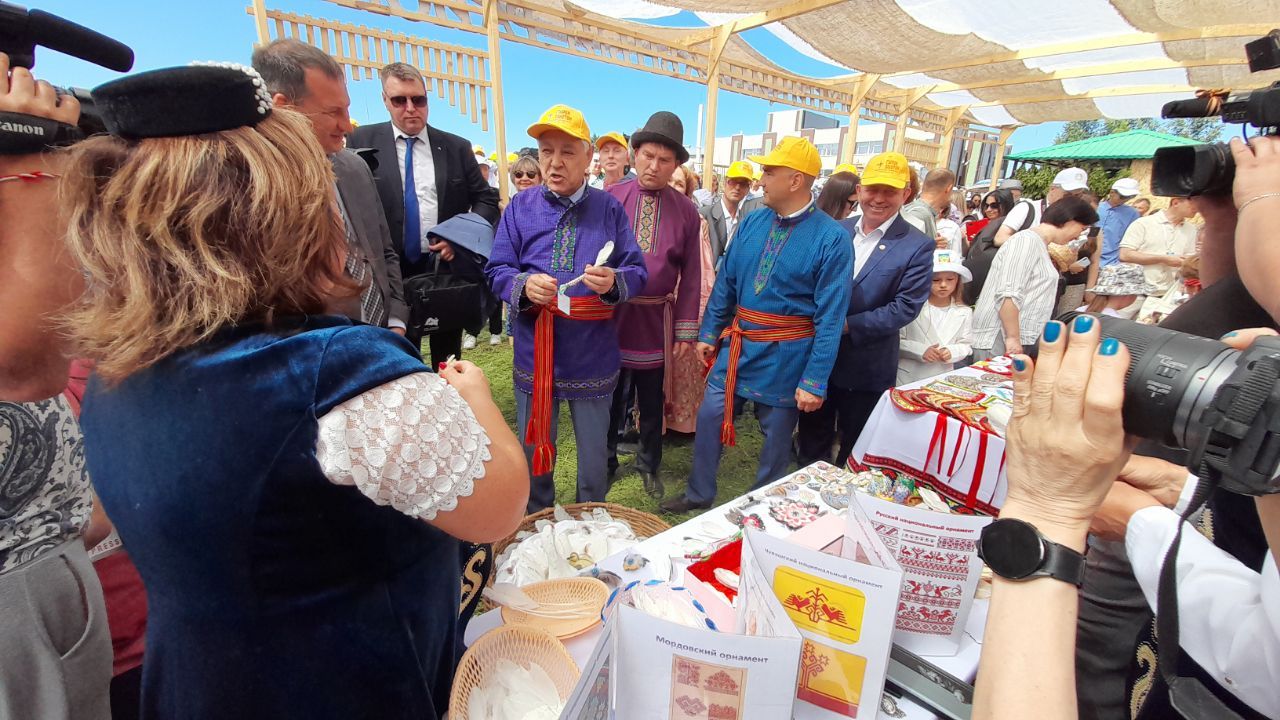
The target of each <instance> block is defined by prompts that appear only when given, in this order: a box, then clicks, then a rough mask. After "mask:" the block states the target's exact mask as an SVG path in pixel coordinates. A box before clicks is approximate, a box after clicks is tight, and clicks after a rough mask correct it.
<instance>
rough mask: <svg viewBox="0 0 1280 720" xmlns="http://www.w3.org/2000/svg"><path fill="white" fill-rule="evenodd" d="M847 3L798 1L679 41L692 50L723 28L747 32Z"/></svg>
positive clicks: (735, 31) (701, 31) (824, 0)
mask: <svg viewBox="0 0 1280 720" xmlns="http://www.w3.org/2000/svg"><path fill="white" fill-rule="evenodd" d="M845 1H846V0H796V2H793V3H791V4H790V5H783V6H781V7H776V8H774V9H772V10H765V11H764V12H758V13H755V14H753V15H748V16H746V17H743V18H738V19H737V20H734V21H732V22H727V23H724V24H723V25H716V26H715V27H709V28H707V29H706V30H699V31H697V32H694V33H689V34H688V35H686V36H684V37H683V38H681V39H680V40H679V44H680V45H681V46H682V47H686V48H691V47H693V46H694V45H701V44H702V43H705V42H707V41H709V40H711V39H712V38H714V37H716V34H717V30H718V29H719V28H722V27H731V28H733V29H732V31H731V33H740V32H743V31H745V30H751V29H752V28H758V27H762V26H764V25H768V24H769V23H775V22H781V21H783V20H786V19H788V18H793V17H795V16H797V15H804V14H805V13H810V12H813V11H814V10H821V9H823V8H828V7H831V6H832V5H839V4H841V3H843V2H845Z"/></svg>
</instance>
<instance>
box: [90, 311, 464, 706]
mask: <svg viewBox="0 0 1280 720" xmlns="http://www.w3.org/2000/svg"><path fill="white" fill-rule="evenodd" d="M424 369H425V368H424V367H423V365H422V362H421V360H420V359H419V358H418V356H417V355H416V353H414V351H413V349H412V348H411V346H410V345H409V344H408V343H407V342H406V341H405V340H403V339H402V338H399V337H397V336H396V335H394V334H392V333H390V332H389V331H386V330H382V329H378V328H373V327H368V326H352V325H351V324H350V323H349V322H348V321H347V320H345V319H341V318H334V317H323V318H299V319H293V320H287V321H284V322H276V323H275V324H274V325H273V328H272V329H271V330H266V329H264V328H263V327H262V326H253V327H241V328H234V329H231V330H227V331H224V332H222V333H220V334H219V335H218V336H217V337H216V338H215V339H214V340H213V341H211V342H207V343H204V344H202V345H201V346H199V347H197V348H193V349H190V350H187V351H184V352H181V353H178V354H177V355H175V356H172V357H170V358H167V359H165V360H164V361H163V362H161V363H158V364H157V365H155V366H153V367H151V368H149V369H147V370H144V371H142V372H139V373H137V374H135V375H133V376H132V377H130V378H128V379H127V380H125V381H124V382H122V383H120V384H119V385H118V386H116V387H112V388H108V387H104V386H103V384H102V383H100V382H97V381H96V380H95V381H94V382H92V383H91V384H90V388H89V392H88V395H87V397H86V400H85V403H84V411H83V415H82V417H81V422H82V424H83V426H84V434H85V450H86V455H87V461H88V466H89V472H90V475H91V477H92V478H93V481H94V485H95V487H96V489H97V491H98V494H99V496H100V497H101V498H102V502H103V505H104V507H105V509H106V511H107V513H108V515H109V516H110V517H111V519H112V521H114V523H115V525H116V527H117V529H118V530H119V533H120V536H121V538H122V539H123V541H124V544H125V546H126V547H128V548H129V553H130V555H131V556H132V557H133V560H134V562H135V564H136V565H137V567H138V570H139V572H140V573H141V574H142V578H143V581H144V583H145V584H146V588H147V594H148V599H149V601H150V617H149V618H148V625H147V638H146V642H147V649H146V661H145V665H144V675H143V717H144V718H147V719H148V720H152V719H156V718H163V719H169V718H182V719H184V720H187V719H201V718H219V719H222V718H237V719H243V718H273V719H277V720H278V719H280V718H307V719H308V720H315V719H318V718H335V719H338V718H341V719H343V720H348V719H354V718H370V719H372V718H377V719H378V720H392V719H395V718H404V719H406V720H408V719H409V718H412V719H413V720H424V719H426V720H431V719H433V718H437V717H439V716H441V715H443V713H444V711H445V710H446V709H447V706H448V697H449V688H450V683H451V681H452V676H453V671H454V664H455V659H456V657H455V654H454V652H455V650H454V648H455V633H456V627H457V612H458V595H459V589H458V588H459V576H460V567H459V548H458V543H457V541H456V540H454V539H453V538H451V537H450V536H448V535H446V534H444V533H442V532H440V531H439V530H436V529H435V528H433V527H431V526H430V525H428V524H427V523H425V522H422V521H420V520H415V519H412V518H409V517H407V516H405V515H403V514H401V513H399V512H397V511H396V510H394V509H392V508H389V507H382V506H378V505H375V504H374V503H373V502H372V501H370V500H369V499H368V498H366V497H364V496H363V495H361V494H360V493H359V492H358V491H357V490H356V489H355V488H352V487H340V486H338V485H334V484H333V483H331V482H329V480H328V479H326V478H325V477H324V476H323V474H322V473H321V472H320V467H319V464H318V463H317V461H316V456H315V447H316V434H317V422H316V419H317V418H318V417H320V416H323V415H324V414H325V413H326V412H328V411H329V410H331V409H332V408H333V407H334V406H336V405H337V404H339V403H341V402H343V401H344V400H347V399H349V398H351V397H353V396H355V395H357V394H359V393H361V392H364V391H366V390H369V389H371V388H374V387H377V386H379V385H381V384H383V383H386V382H388V381H390V380H393V379H395V378H397V377H401V376H403V375H407V374H409V373H413V372H422V371H424Z"/></svg>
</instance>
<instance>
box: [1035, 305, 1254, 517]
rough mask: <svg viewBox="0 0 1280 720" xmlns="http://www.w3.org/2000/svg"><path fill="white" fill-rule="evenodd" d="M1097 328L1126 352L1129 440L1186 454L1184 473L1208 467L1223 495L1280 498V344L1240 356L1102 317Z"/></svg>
mask: <svg viewBox="0 0 1280 720" xmlns="http://www.w3.org/2000/svg"><path fill="white" fill-rule="evenodd" d="M1078 314H1080V313H1067V314H1066V315H1063V316H1062V317H1061V318H1059V319H1060V320H1062V321H1063V322H1067V323H1070V321H1071V320H1072V319H1073V318H1074V317H1075V316H1076V315H1078ZM1098 322H1099V325H1100V328H1101V331H1102V335H1103V336H1104V337H1110V338H1115V339H1117V340H1120V341H1121V342H1123V343H1124V344H1125V345H1126V346H1127V347H1128V348H1129V353H1130V357H1131V361H1130V363H1129V372H1128V373H1127V374H1126V375H1125V389H1124V429H1125V432H1126V433H1128V434H1130V435H1136V436H1138V437H1142V438H1145V439H1148V440H1154V441H1156V442H1159V443H1161V444H1163V445H1167V446H1170V447H1177V448H1183V449H1185V450H1188V451H1189V453H1190V455H1189V459H1188V462H1187V467H1188V469H1190V470H1192V471H1195V472H1197V473H1198V472H1199V471H1200V469H1201V468H1202V466H1203V465H1205V464H1207V465H1208V466H1209V467H1210V468H1212V469H1214V470H1216V471H1217V474H1218V475H1219V477H1220V480H1219V482H1218V487H1220V488H1222V489H1223V490H1227V491H1229V492H1233V493H1237V494H1241V495H1254V496H1256V495H1269V494H1272V493H1277V492H1280V337H1274V336H1268V337H1261V338H1259V339H1258V340H1257V341H1256V342H1254V344H1253V345H1252V346H1250V347H1249V348H1248V349H1247V350H1244V351H1240V350H1235V349H1233V348H1231V347H1229V346H1227V345H1225V344H1223V343H1221V342H1218V341H1217V340H1209V339H1207V338H1202V337H1196V336H1194V335H1187V334H1185V333H1181V332H1177V331H1175V330H1169V329H1166V328H1161V327H1156V326H1153V325H1140V324H1138V323H1135V322H1131V321H1128V320H1121V319H1119V318H1113V317H1109V316H1105V315H1104V316H1101V317H1099V318H1098Z"/></svg>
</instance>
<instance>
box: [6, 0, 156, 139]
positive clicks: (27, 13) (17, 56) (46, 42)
mask: <svg viewBox="0 0 1280 720" xmlns="http://www.w3.org/2000/svg"><path fill="white" fill-rule="evenodd" d="M39 46H43V47H47V48H50V49H53V50H58V51H59V52H63V53H66V54H68V55H72V56H74V57H78V58H80V59H82V60H87V61H89V62H91V63H94V64H95V65H101V66H102V67H105V68H109V69H111V70H118V71H120V72H127V71H128V70H130V69H132V67H133V51H132V50H130V49H129V48H128V46H126V45H124V44H123V43H120V42H118V41H116V40H112V39H111V38H109V37H107V36H105V35H102V34H100V33H97V32H94V31H93V30H90V29H88V28H86V27H84V26H82V25H77V24H76V23H73V22H71V21H69V20H65V19H63V18H60V17H58V16H57V15H50V14H49V13H46V12H41V11H39V10H27V9H26V8H23V7H20V6H18V5H14V4H13V3H9V2H4V0H0V52H3V53H5V54H6V55H8V56H9V64H10V66H11V67H22V68H28V69H30V68H32V67H34V66H35V62H36V47H39ZM58 93H59V95H71V96H74V97H75V98H76V99H77V100H79V101H80V121H79V123H78V127H75V128H73V127H71V126H69V125H63V124H61V123H57V122H54V121H51V120H46V119H44V118H36V117H32V116H29V115H19V114H16V113H0V115H3V116H4V117H0V155H25V154H28V153H34V152H40V151H42V150H44V149H46V148H49V147H56V146H59V145H68V144H71V143H73V142H75V141H76V140H78V139H80V138H83V137H86V136H89V135H94V134H96V133H100V132H104V131H105V130H106V126H105V124H104V123H103V121H102V117H101V116H100V115H99V114H98V113H97V111H96V108H95V107H94V103H93V96H92V95H91V94H90V93H89V91H88V90H84V89H81V88H66V89H61V88H60V89H59V90H58Z"/></svg>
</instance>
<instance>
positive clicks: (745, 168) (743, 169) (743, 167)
mask: <svg viewBox="0 0 1280 720" xmlns="http://www.w3.org/2000/svg"><path fill="white" fill-rule="evenodd" d="M724 176H725V178H726V179H728V178H742V179H744V180H755V179H756V169H755V168H753V167H751V163H749V162H747V161H746V160H739V161H737V162H735V163H733V164H732V165H730V166H729V169H728V170H726V171H725V173H724Z"/></svg>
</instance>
